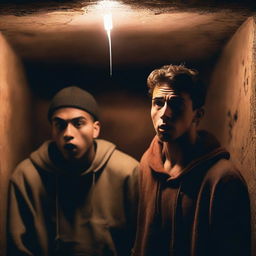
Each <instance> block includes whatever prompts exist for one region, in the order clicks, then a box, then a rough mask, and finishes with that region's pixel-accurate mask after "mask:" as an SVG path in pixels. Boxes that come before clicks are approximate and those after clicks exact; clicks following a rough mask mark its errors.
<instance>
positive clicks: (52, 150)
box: [30, 139, 116, 175]
mask: <svg viewBox="0 0 256 256" xmlns="http://www.w3.org/2000/svg"><path fill="white" fill-rule="evenodd" d="M95 146H96V154H95V157H94V160H93V162H92V164H91V166H90V167H89V168H88V169H86V170H83V171H82V172H80V174H81V175H84V174H87V173H89V172H97V171H98V170H99V169H100V168H101V167H102V166H103V165H104V164H105V163H106V162H107V161H108V159H109V158H110V156H111V155H112V153H113V152H114V150H115V148H116V146H115V145H114V144H113V143H111V142H108V141H106V140H100V139H98V140H95ZM30 159H31V161H32V162H33V164H35V165H36V166H37V167H39V168H40V169H41V170H43V171H48V172H54V173H60V174H65V173H66V174H67V173H70V172H71V171H72V170H70V167H69V168H68V170H67V167H66V165H65V163H64V162H63V160H62V158H61V156H60V153H59V152H58V151H57V152H56V146H55V144H54V142H53V141H50V140H49V141H46V142H44V143H43V144H42V145H41V146H40V147H39V148H38V149H37V150H36V151H34V152H33V153H31V155H30ZM65 167H66V168H65Z"/></svg>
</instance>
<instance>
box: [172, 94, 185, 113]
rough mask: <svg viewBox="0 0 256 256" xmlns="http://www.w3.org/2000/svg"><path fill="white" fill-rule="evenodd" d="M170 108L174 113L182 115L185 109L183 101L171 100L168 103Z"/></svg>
mask: <svg viewBox="0 0 256 256" xmlns="http://www.w3.org/2000/svg"><path fill="white" fill-rule="evenodd" d="M168 106H169V107H170V108H171V110H172V111H173V112H174V113H177V114H179V113H181V112H182V110H183V108H184V101H183V100H182V99H179V98H177V99H175V98H174V99H171V100H170V101H168Z"/></svg>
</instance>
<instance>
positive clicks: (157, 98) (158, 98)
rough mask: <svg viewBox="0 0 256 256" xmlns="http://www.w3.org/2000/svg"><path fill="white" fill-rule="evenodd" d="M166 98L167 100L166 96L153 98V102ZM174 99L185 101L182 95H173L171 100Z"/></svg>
mask: <svg viewBox="0 0 256 256" xmlns="http://www.w3.org/2000/svg"><path fill="white" fill-rule="evenodd" d="M164 98H165V97H164V96H161V97H153V98H152V100H162V99H164ZM173 98H175V99H180V100H182V101H184V99H183V98H182V97H181V96H180V95H172V96H171V98H170V100H171V99H173Z"/></svg>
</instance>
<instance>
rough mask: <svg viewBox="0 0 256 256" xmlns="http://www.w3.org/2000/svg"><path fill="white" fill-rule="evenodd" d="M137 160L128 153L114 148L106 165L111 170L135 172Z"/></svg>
mask: <svg viewBox="0 0 256 256" xmlns="http://www.w3.org/2000/svg"><path fill="white" fill-rule="evenodd" d="M138 164H139V163H138V161H137V160H136V159H135V158H133V157H131V156H130V155H128V154H126V153H124V152H122V151H120V150H118V149H115V150H114V151H113V153H112V155H111V157H110V158H109V161H108V167H109V168H110V169H111V170H113V171H118V172H121V173H122V174H124V175H125V174H126V175H130V174H133V173H134V172H137V167H138Z"/></svg>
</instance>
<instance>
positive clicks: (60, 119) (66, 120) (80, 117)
mask: <svg viewBox="0 0 256 256" xmlns="http://www.w3.org/2000/svg"><path fill="white" fill-rule="evenodd" d="M78 120H87V119H86V118H85V117H84V116H78V117H74V118H71V119H62V118H60V117H57V116H56V117H54V118H53V119H52V122H63V121H64V122H73V121H78Z"/></svg>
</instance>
